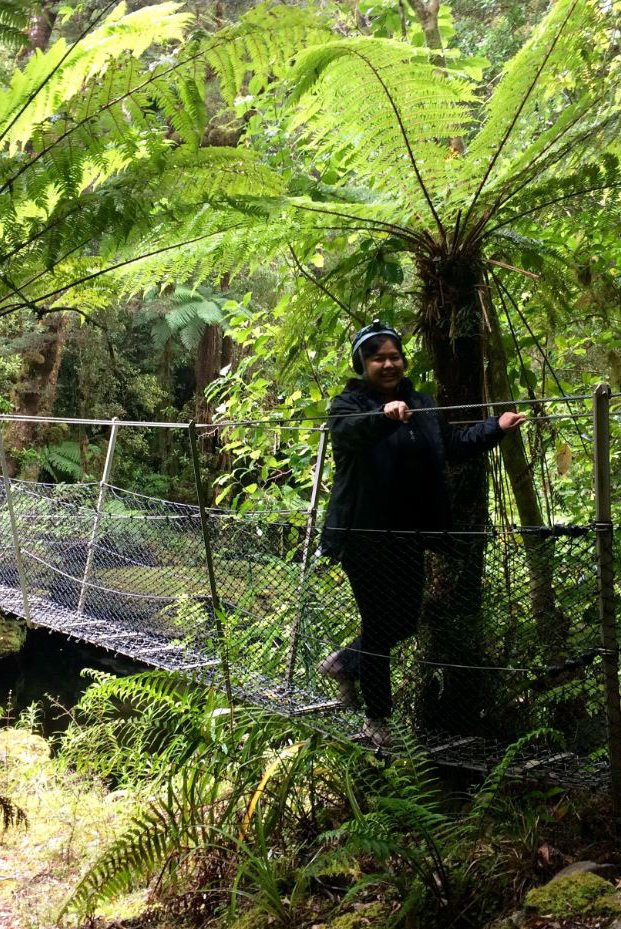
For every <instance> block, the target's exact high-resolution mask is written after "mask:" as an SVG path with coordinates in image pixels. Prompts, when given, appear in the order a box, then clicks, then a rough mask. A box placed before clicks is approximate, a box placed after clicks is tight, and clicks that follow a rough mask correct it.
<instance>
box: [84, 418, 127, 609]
mask: <svg viewBox="0 0 621 929" xmlns="http://www.w3.org/2000/svg"><path fill="white" fill-rule="evenodd" d="M118 430H119V424H118V422H117V417H116V416H115V417H114V419H113V420H112V427H111V429H110V438H109V439H108V448H107V449H106V460H105V461H104V468H103V474H102V475H101V481H100V482H99V495H98V497H97V508H96V510H95V518H94V519H93V528H92V530H91V536H90V539H89V541H88V546H87V549H86V563H85V565H84V574H83V575H82V586H81V587H80V597H79V599H78V609H77V614H78V616H81V615H82V613H83V612H84V604H85V602H86V595H87V593H88V582H89V580H90V576H91V573H92V570H93V558H94V557H95V543H96V542H97V533H98V532H99V523H100V522H101V514H102V513H103V508H104V504H105V502H106V494H107V492H108V482H109V480H110V474H111V473H112V460H113V458H114V446H115V445H116V435H117V432H118Z"/></svg>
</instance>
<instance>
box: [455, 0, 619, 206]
mask: <svg viewBox="0 0 621 929" xmlns="http://www.w3.org/2000/svg"><path fill="white" fill-rule="evenodd" d="M600 23H601V11H600V9H598V5H597V4H596V3H595V2H593V0H559V2H558V3H555V4H554V5H553V6H552V7H551V9H550V12H549V13H548V15H547V16H545V17H544V19H543V20H542V21H541V23H540V24H539V25H538V26H537V27H536V28H535V29H534V30H533V33H532V35H531V36H530V38H529V39H528V40H527V42H526V43H525V45H524V46H523V47H522V48H521V49H520V51H519V52H518V53H517V54H516V55H515V56H514V57H513V58H512V59H511V61H510V62H509V63H508V64H507V65H506V66H505V68H504V71H503V76H502V79H501V81H500V82H499V84H498V86H497V87H496V89H495V91H494V93H493V94H492V95H491V97H490V98H489V100H488V101H487V102H486V105H485V107H484V110H483V125H482V128H481V129H480V130H479V132H478V133H477V135H476V137H475V139H474V140H473V141H472V142H471V144H470V145H469V146H468V151H467V155H466V158H465V159H464V161H463V167H462V172H461V173H462V177H470V178H471V180H472V181H473V183H475V179H476V183H477V189H478V190H482V189H483V187H485V186H487V185H492V184H493V185H496V186H498V184H500V183H501V182H502V181H503V180H507V179H508V178H509V177H510V176H511V175H512V174H515V173H516V167H517V171H521V170H523V168H524V167H525V166H526V165H528V164H531V163H533V162H534V161H535V160H536V159H538V158H539V157H541V155H542V153H543V152H545V151H546V150H547V149H549V148H550V147H552V146H553V145H554V144H555V141H556V140H557V139H560V138H562V136H563V135H564V134H565V132H566V130H567V129H568V127H569V126H571V125H574V124H576V123H579V122H580V120H581V118H582V117H583V116H584V115H585V114H587V113H588V112H589V110H590V108H591V105H592V104H593V100H594V94H593V92H592V91H591V90H590V89H588V88H589V87H590V86H592V83H591V81H590V80H589V79H588V73H587V72H588V69H589V67H590V65H589V64H588V61H589V59H590V57H591V56H589V55H585V54H584V52H585V51H586V50H587V48H588V47H589V46H592V45H593V41H594V36H595V35H596V33H597V31H598V28H599V24H600ZM543 88H545V91H543ZM573 88H577V89H578V91H579V95H578V99H577V100H576V101H575V102H574V103H572V104H568V102H567V94H566V91H567V90H569V91H573ZM585 88H587V89H585ZM542 91H543V92H542ZM471 190H473V188H471Z"/></svg>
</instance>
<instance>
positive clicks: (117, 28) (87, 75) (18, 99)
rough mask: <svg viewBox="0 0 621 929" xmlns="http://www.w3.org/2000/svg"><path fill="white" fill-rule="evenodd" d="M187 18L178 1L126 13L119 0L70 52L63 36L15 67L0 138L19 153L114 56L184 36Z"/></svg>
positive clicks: (0, 108) (0, 99) (0, 105)
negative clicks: (102, 20)
mask: <svg viewBox="0 0 621 929" xmlns="http://www.w3.org/2000/svg"><path fill="white" fill-rule="evenodd" d="M188 21H189V14H187V13H180V12H178V4H176V3H170V2H169V3H162V4H160V5H159V6H153V7H143V8H142V9H141V10H137V11H135V12H134V13H128V14H124V10H123V5H122V4H120V5H119V6H118V7H117V9H116V11H115V12H114V13H113V14H112V15H111V16H110V17H108V19H107V20H106V21H105V22H104V23H103V24H102V25H101V26H99V28H97V29H94V30H93V31H92V32H91V33H90V34H88V35H87V36H85V37H84V38H83V39H82V41H81V42H79V43H77V44H76V45H74V46H73V47H72V48H70V49H69V50H68V49H67V46H66V43H65V42H64V40H62V39H61V40H59V41H58V42H56V43H55V44H54V45H53V46H52V47H51V48H50V49H49V51H47V52H45V53H40V52H39V53H37V54H35V55H33V56H32V57H31V58H30V59H29V61H28V63H27V64H26V66H25V67H24V69H23V71H20V70H17V71H15V73H14V74H13V77H12V80H11V86H10V88H8V89H7V90H5V91H1V92H0V139H1V140H2V141H3V142H4V144H5V145H8V146H9V149H10V151H15V150H16V148H17V146H18V145H20V144H22V143H24V142H26V141H28V140H29V139H30V138H31V136H32V132H33V129H34V127H35V126H37V125H39V124H41V123H43V122H45V121H47V120H49V119H50V118H51V117H53V116H55V115H56V114H57V113H58V111H59V109H60V108H61V107H62V106H63V105H64V104H66V103H67V102H68V101H69V100H71V99H72V98H73V97H74V96H75V95H76V94H78V93H80V91H81V89H82V87H83V85H84V84H85V83H88V82H89V81H90V80H93V79H94V78H96V77H99V76H101V75H102V74H103V73H104V71H105V69H106V68H107V67H108V65H109V63H110V62H111V61H112V60H114V59H115V58H118V57H119V56H120V55H125V54H126V53H129V54H131V55H134V56H136V57H138V56H140V55H141V54H142V53H143V52H144V51H145V50H146V49H147V48H148V47H149V46H150V45H152V44H153V43H154V42H156V41H157V42H165V41H171V40H178V39H180V38H181V37H182V35H183V32H184V29H185V27H186V25H187V23H188ZM27 101H30V102H29V103H28V105H27V106H25V103H26V102H27Z"/></svg>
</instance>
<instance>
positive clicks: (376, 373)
mask: <svg viewBox="0 0 621 929" xmlns="http://www.w3.org/2000/svg"><path fill="white" fill-rule="evenodd" d="M363 364H364V379H365V380H366V382H367V383H368V384H369V385H370V386H371V387H373V388H375V390H377V391H379V393H383V394H390V393H392V392H393V391H394V390H395V388H396V387H397V385H398V384H399V381H400V380H401V378H402V377H403V372H404V370H405V365H404V362H403V355H402V354H401V352H400V351H399V349H398V348H397V344H396V342H395V341H394V340H393V339H391V338H390V336H387V337H386V338H385V339H384V341H383V342H381V343H380V345H379V347H378V348H376V350H375V352H374V353H373V354H372V355H369V357H368V358H365V359H364V361H363Z"/></svg>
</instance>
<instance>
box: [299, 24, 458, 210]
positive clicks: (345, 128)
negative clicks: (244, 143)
mask: <svg viewBox="0 0 621 929" xmlns="http://www.w3.org/2000/svg"><path fill="white" fill-rule="evenodd" d="M290 83H291V85H292V86H293V93H292V97H291V100H292V103H295V104H297V109H296V112H295V115H294V116H293V118H292V128H294V129H295V128H296V127H298V126H304V127H305V136H304V138H305V140H306V145H307V147H308V149H309V151H311V150H312V153H313V156H314V157H315V158H316V159H317V161H318V162H321V159H322V158H323V157H325V156H326V155H327V153H328V152H334V151H335V150H336V151H337V152H338V153H339V154H340V157H341V159H342V160H343V161H344V163H345V164H346V166H347V170H348V171H350V172H352V174H353V175H354V176H356V177H357V178H361V179H363V181H364V182H365V183H366V184H367V185H368V186H369V187H371V188H375V189H378V190H380V191H382V190H386V191H388V190H390V191H391V192H392V193H393V195H394V193H395V192H398V193H399V195H400V197H401V198H402V200H403V202H404V204H405V205H406V206H407V208H408V209H409V211H410V212H412V211H413V212H415V213H417V214H418V215H419V216H420V215H421V214H422V213H423V211H424V210H425V209H426V208H427V207H428V208H429V209H431V211H432V212H435V207H434V206H433V203H432V200H435V201H439V200H440V199H441V197H442V196H443V194H444V192H445V189H446V185H447V170H448V169H449V167H450V165H449V164H447V151H446V147H443V146H442V145H441V144H440V140H442V139H445V140H447V139H449V138H452V137H454V136H459V135H462V134H463V133H464V131H465V130H466V128H467V127H468V125H469V123H470V120H471V110H470V106H471V104H472V101H473V100H474V95H475V87H474V85H473V83H472V82H471V81H468V80H465V79H464V78H463V77H457V76H456V75H454V74H452V73H451V72H450V71H447V72H446V73H445V74H443V75H441V76H440V75H439V74H438V70H437V68H436V67H435V66H434V65H432V63H431V62H430V61H429V58H428V53H426V52H421V49H416V48H412V47H410V46H408V45H405V44H404V43H402V42H396V41H392V40H389V39H369V38H367V37H363V38H357V39H348V40H342V41H340V42H335V43H333V44H332V45H330V46H328V47H327V48H326V49H323V48H318V49H311V50H310V51H309V52H307V53H302V54H301V55H300V56H299V57H298V62H297V63H296V65H295V67H294V69H293V71H292V75H291V78H290ZM335 138H338V142H337V143H336V144H335ZM430 140H438V141H437V142H435V141H430Z"/></svg>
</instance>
